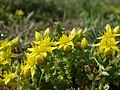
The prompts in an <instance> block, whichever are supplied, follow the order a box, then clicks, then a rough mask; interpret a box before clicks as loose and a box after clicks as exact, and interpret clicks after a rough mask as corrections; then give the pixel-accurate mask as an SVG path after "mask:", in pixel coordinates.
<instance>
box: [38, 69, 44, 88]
mask: <svg viewBox="0 0 120 90" xmlns="http://www.w3.org/2000/svg"><path fill="white" fill-rule="evenodd" d="M41 71H42V74H41V76H40V79H39V84H38V87H39V86H40V84H41V80H42V77H43V74H44V70H41Z"/></svg>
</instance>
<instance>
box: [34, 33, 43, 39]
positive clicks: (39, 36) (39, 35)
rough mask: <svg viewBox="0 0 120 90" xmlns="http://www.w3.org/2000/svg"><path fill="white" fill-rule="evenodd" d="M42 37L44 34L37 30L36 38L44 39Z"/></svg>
mask: <svg viewBox="0 0 120 90" xmlns="http://www.w3.org/2000/svg"><path fill="white" fill-rule="evenodd" d="M42 37H43V36H42V34H41V33H39V32H37V31H36V32H35V38H36V40H38V41H39V40H41V39H42Z"/></svg>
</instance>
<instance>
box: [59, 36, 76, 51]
mask: <svg viewBox="0 0 120 90" xmlns="http://www.w3.org/2000/svg"><path fill="white" fill-rule="evenodd" d="M73 38H74V36H71V35H70V36H66V35H64V34H63V35H62V37H61V38H60V39H59V42H58V43H59V46H58V49H60V48H62V47H64V46H66V45H70V46H73V45H74V44H73V42H72V39H73Z"/></svg>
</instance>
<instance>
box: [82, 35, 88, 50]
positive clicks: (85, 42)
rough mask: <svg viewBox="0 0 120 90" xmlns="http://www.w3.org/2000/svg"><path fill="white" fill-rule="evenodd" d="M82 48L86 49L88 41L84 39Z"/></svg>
mask: <svg viewBox="0 0 120 90" xmlns="http://www.w3.org/2000/svg"><path fill="white" fill-rule="evenodd" d="M81 46H82V48H86V47H87V46H88V40H87V39H86V38H85V37H84V38H83V39H82V41H81Z"/></svg>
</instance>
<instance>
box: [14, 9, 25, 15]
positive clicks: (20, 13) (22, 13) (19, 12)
mask: <svg viewBox="0 0 120 90" xmlns="http://www.w3.org/2000/svg"><path fill="white" fill-rule="evenodd" d="M16 14H17V15H19V16H22V15H24V12H23V10H21V9H20V10H16Z"/></svg>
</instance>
